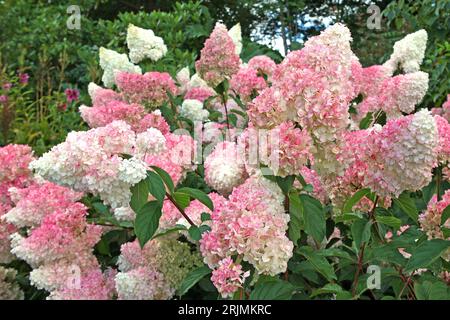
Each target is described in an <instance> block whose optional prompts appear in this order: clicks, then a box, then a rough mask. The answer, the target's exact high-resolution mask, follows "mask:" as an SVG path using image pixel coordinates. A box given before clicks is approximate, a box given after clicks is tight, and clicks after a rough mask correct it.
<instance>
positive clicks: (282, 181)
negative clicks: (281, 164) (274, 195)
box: [276, 176, 295, 194]
mask: <svg viewBox="0 0 450 320" xmlns="http://www.w3.org/2000/svg"><path fill="white" fill-rule="evenodd" d="M276 180H277V184H278V186H279V187H280V189H281V190H282V191H283V193H284V194H287V193H288V192H289V189H291V187H292V184H293V183H294V180H295V176H287V177H285V178H282V177H278V176H277V177H276Z"/></svg>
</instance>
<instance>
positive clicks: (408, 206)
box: [394, 192, 419, 222]
mask: <svg viewBox="0 0 450 320" xmlns="http://www.w3.org/2000/svg"><path fill="white" fill-rule="evenodd" d="M394 202H395V203H396V204H397V205H398V206H399V207H400V208H401V209H402V211H403V212H405V213H406V214H407V215H408V216H409V217H410V218H411V219H412V220H413V221H414V222H417V218H418V217H419V212H418V211H417V208H416V204H415V202H414V200H413V199H412V198H411V196H410V195H409V193H408V192H403V193H402V194H401V195H400V196H399V197H398V199H394Z"/></svg>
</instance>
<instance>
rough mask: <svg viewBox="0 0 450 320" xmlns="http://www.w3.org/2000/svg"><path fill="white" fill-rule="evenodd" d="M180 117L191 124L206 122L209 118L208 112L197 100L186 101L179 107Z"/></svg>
mask: <svg viewBox="0 0 450 320" xmlns="http://www.w3.org/2000/svg"><path fill="white" fill-rule="evenodd" d="M180 115H181V116H182V117H184V118H187V119H189V120H191V121H193V122H195V121H206V120H208V117H209V112H208V110H206V109H203V103H202V102H201V101H199V100H192V99H186V100H184V101H183V103H182V104H181V107H180Z"/></svg>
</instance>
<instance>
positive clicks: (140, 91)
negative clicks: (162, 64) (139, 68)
mask: <svg viewBox="0 0 450 320" xmlns="http://www.w3.org/2000/svg"><path fill="white" fill-rule="evenodd" d="M116 84H117V87H118V88H119V90H120V91H121V93H122V95H123V96H124V98H125V99H126V100H127V101H128V102H130V103H140V104H143V105H145V106H146V107H148V108H150V109H155V108H157V107H160V106H161V105H162V104H163V103H164V102H166V101H168V100H169V97H168V95H167V92H169V93H170V94H172V95H176V94H177V87H176V85H175V82H174V80H173V79H172V77H171V76H170V75H169V74H168V73H167V72H163V73H161V72H146V73H145V74H143V75H141V74H137V73H128V72H119V73H118V74H117V75H116Z"/></svg>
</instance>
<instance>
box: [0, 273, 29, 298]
mask: <svg viewBox="0 0 450 320" xmlns="http://www.w3.org/2000/svg"><path fill="white" fill-rule="evenodd" d="M16 275H17V271H16V270H15V269H12V268H4V267H2V266H0V300H23V298H24V294H23V291H22V290H21V289H20V287H19V285H18V284H17V283H16V282H15V279H16Z"/></svg>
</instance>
